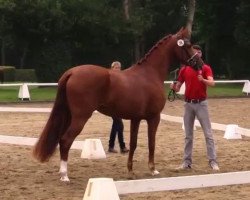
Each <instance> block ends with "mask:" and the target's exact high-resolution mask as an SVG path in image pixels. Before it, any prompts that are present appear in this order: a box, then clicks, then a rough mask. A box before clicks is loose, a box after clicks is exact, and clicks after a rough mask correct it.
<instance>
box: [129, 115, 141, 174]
mask: <svg viewBox="0 0 250 200" xmlns="http://www.w3.org/2000/svg"><path fill="white" fill-rule="evenodd" d="M139 125H140V120H131V123H130V147H129V156H128V163H127V167H128V173H129V176H131V178H133V177H134V173H133V156H134V152H135V149H136V147H137V136H138V130H139Z"/></svg>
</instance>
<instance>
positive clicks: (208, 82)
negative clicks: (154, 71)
mask: <svg viewBox="0 0 250 200" xmlns="http://www.w3.org/2000/svg"><path fill="white" fill-rule="evenodd" d="M193 49H194V50H195V51H196V53H197V54H198V55H199V56H200V57H202V51H201V48H200V46H198V45H194V46H193ZM184 82H185V86H186V90H185V102H186V103H185V112H184V117H183V120H184V127H185V135H186V137H185V148H184V158H183V163H182V165H181V166H180V167H179V168H178V169H188V168H192V151H193V128H194V121H195V117H197V119H198V120H199V122H200V124H201V127H202V129H203V132H204V136H205V140H206V146H207V157H208V160H209V165H210V167H211V168H212V169H213V170H219V166H218V163H217V160H216V151H215V144H214V139H213V134H212V129H211V122H210V119H209V113H208V103H207V100H206V99H207V86H214V85H215V83H214V79H213V72H212V69H211V67H210V66H209V65H207V64H203V66H202V67H201V68H200V69H194V68H193V67H191V66H182V68H181V69H180V72H179V76H178V79H177V82H176V83H174V84H171V85H170V88H172V89H174V90H175V91H176V92H178V91H179V90H180V87H181V85H182V84H183V83H184Z"/></svg>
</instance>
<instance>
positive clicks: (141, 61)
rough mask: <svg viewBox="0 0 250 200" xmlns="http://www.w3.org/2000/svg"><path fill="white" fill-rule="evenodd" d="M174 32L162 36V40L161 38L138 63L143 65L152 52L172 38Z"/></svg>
mask: <svg viewBox="0 0 250 200" xmlns="http://www.w3.org/2000/svg"><path fill="white" fill-rule="evenodd" d="M171 36H172V34H169V35H166V36H165V37H164V38H162V39H161V40H159V41H158V42H157V43H156V44H155V45H154V46H153V47H152V48H151V49H150V50H149V51H148V52H147V53H146V54H145V56H144V57H143V58H141V59H140V60H139V61H138V62H137V63H136V64H137V65H141V64H142V63H143V62H144V61H145V60H146V59H147V58H148V57H149V55H150V54H152V52H153V51H154V50H155V49H157V48H158V47H159V46H160V45H161V44H163V43H165V42H167V41H168V40H169V38H171Z"/></svg>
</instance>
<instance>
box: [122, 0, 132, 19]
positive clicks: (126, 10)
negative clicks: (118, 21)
mask: <svg viewBox="0 0 250 200" xmlns="http://www.w3.org/2000/svg"><path fill="white" fill-rule="evenodd" d="M129 4H130V2H129V0H124V1H123V8H124V15H125V19H126V20H127V21H128V20H129V19H130V16H129Z"/></svg>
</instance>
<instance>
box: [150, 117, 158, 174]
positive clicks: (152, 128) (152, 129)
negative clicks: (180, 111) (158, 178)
mask: <svg viewBox="0 0 250 200" xmlns="http://www.w3.org/2000/svg"><path fill="white" fill-rule="evenodd" d="M159 122H160V115H157V116H155V117H153V118H151V119H149V120H147V123H148V149H149V158H148V167H149V170H150V171H151V173H152V175H153V176H154V175H157V174H159V172H158V171H157V170H156V169H155V163H154V153H155V135H156V131H157V127H158V125H159Z"/></svg>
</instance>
